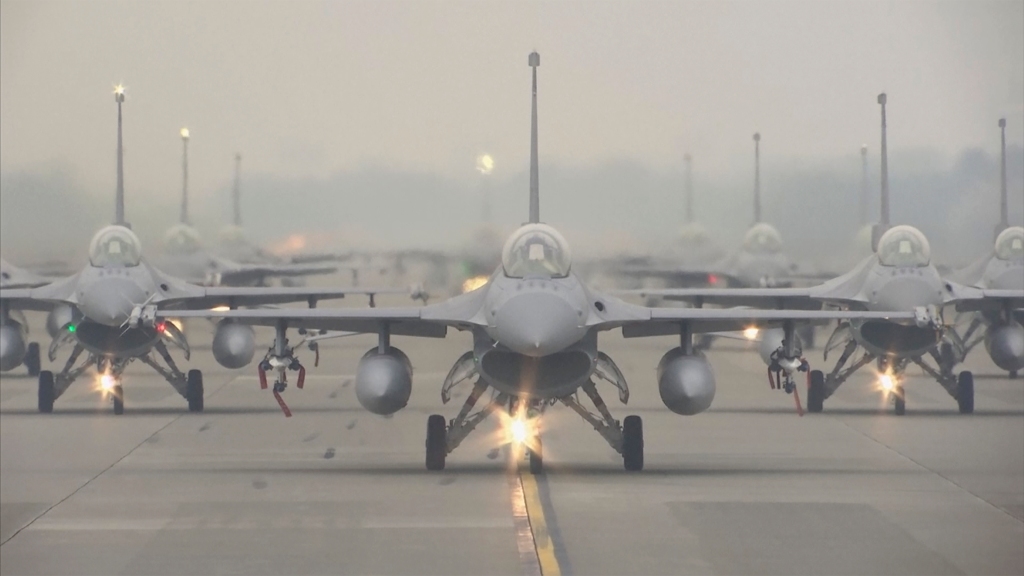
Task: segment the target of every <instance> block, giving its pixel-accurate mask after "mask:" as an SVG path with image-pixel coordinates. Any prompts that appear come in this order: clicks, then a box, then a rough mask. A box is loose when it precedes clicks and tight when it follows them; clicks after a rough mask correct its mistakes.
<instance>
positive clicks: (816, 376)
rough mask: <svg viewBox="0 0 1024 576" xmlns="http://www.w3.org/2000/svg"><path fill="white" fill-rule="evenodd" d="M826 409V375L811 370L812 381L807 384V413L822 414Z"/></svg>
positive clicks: (819, 371)
mask: <svg viewBox="0 0 1024 576" xmlns="http://www.w3.org/2000/svg"><path fill="white" fill-rule="evenodd" d="M824 409H825V373H824V372H822V371H821V370H811V379H810V381H808V383H807V411H808V412H815V413H817V412H821V411H822V410H824Z"/></svg>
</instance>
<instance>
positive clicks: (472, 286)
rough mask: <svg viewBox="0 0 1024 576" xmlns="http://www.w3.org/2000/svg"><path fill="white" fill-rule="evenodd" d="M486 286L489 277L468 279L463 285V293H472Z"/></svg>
mask: <svg viewBox="0 0 1024 576" xmlns="http://www.w3.org/2000/svg"><path fill="white" fill-rule="evenodd" d="M484 284H487V276H473V277H472V278H467V279H466V280H465V281H464V282H463V283H462V292H463V293H466V292H472V291H473V290H476V289H477V288H480V287H481V286H483V285H484Z"/></svg>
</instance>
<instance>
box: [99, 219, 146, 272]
mask: <svg viewBox="0 0 1024 576" xmlns="http://www.w3.org/2000/svg"><path fill="white" fill-rule="evenodd" d="M141 260H142V243H141V242H139V238H138V236H136V235H135V233H134V232H132V231H131V230H129V229H127V228H125V227H124V226H107V227H106V228H104V229H102V230H100V231H99V232H97V233H96V235H95V236H93V237H92V242H91V243H90V244H89V263H90V264H92V265H93V266H96V267H98V268H130V267H132V266H138V265H139V262H140V261H141Z"/></svg>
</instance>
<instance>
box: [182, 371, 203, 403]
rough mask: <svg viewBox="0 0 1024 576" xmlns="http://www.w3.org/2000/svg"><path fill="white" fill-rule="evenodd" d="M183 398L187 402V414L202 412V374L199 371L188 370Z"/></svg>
mask: <svg viewBox="0 0 1024 576" xmlns="http://www.w3.org/2000/svg"><path fill="white" fill-rule="evenodd" d="M185 398H186V399H187V400H188V411H189V412H202V411H203V373H202V371H200V370H189V371H188V380H187V381H186V386H185Z"/></svg>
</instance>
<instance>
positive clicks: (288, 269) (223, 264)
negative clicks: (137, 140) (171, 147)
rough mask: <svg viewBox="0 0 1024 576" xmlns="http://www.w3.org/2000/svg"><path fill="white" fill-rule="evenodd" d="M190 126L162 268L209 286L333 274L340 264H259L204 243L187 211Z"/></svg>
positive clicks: (157, 261)
mask: <svg viewBox="0 0 1024 576" xmlns="http://www.w3.org/2000/svg"><path fill="white" fill-rule="evenodd" d="M190 136H191V134H190V132H189V130H188V128H182V129H181V140H182V143H183V149H182V150H183V153H182V187H181V215H180V218H179V221H178V223H177V224H175V225H174V226H172V227H171V228H170V229H168V230H167V233H166V234H165V235H164V247H163V248H164V250H163V253H162V254H160V255H159V256H157V257H156V258H153V264H154V265H155V266H157V267H158V268H159V269H161V270H163V271H164V272H167V273H168V274H171V275H173V276H176V277H178V278H181V279H184V280H186V281H188V282H193V283H196V284H203V285H207V286H220V285H225V286H266V285H267V284H268V280H269V279H270V278H300V277H304V276H310V275H317V274H332V273H334V272H336V271H337V266H334V265H330V264H318V265H313V264H301V265H300V264H290V263H269V262H264V263H259V264H242V263H239V262H235V261H233V260H230V259H228V258H222V257H220V256H217V255H215V254H213V253H212V252H210V251H209V250H207V249H206V247H205V246H204V245H203V242H202V239H201V237H200V234H199V232H198V231H197V230H196V229H195V228H194V227H193V226H192V224H191V221H190V219H189V213H188V142H189V139H190Z"/></svg>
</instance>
